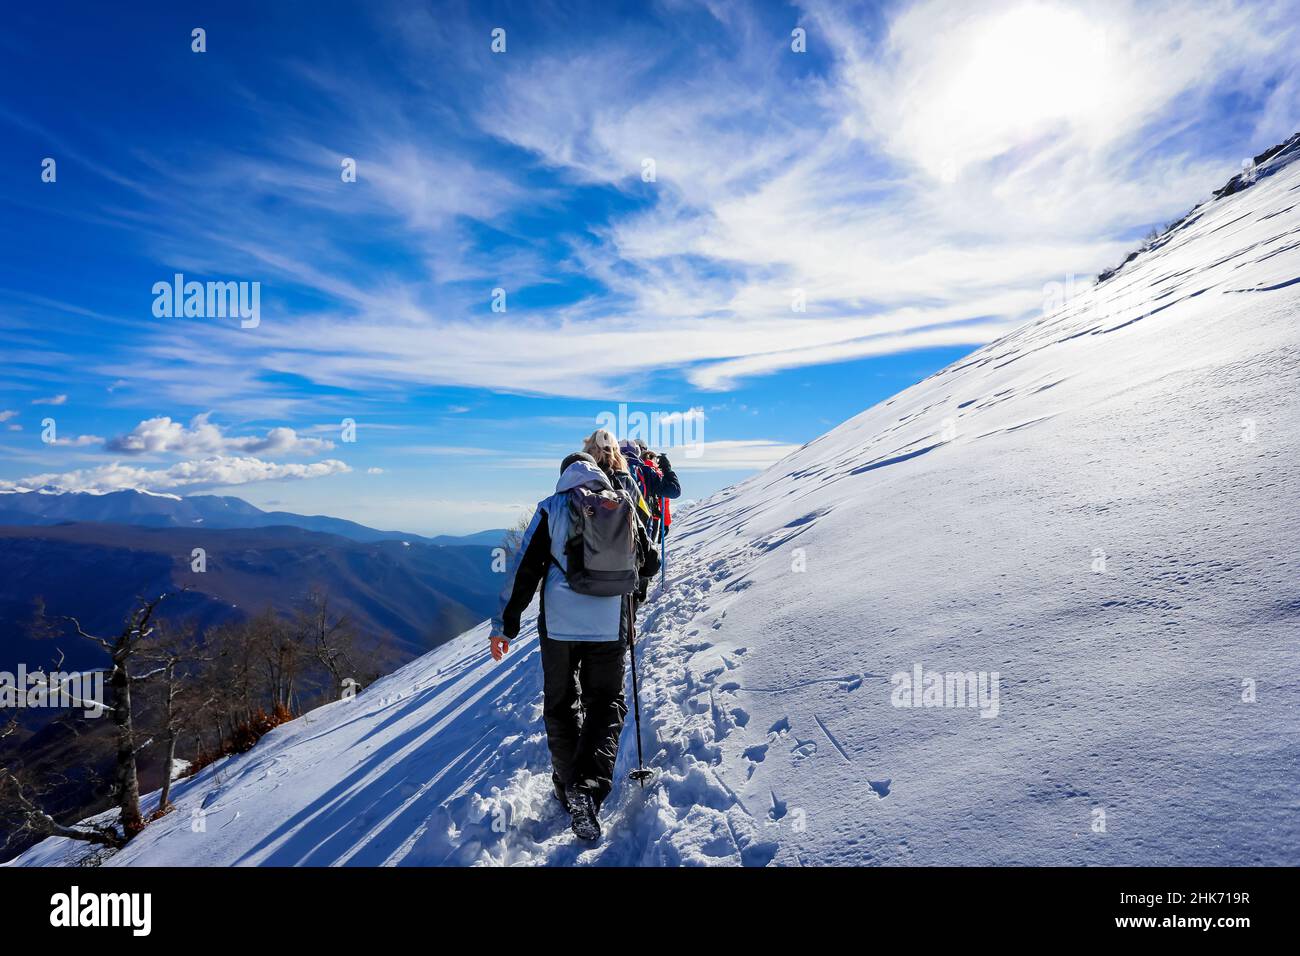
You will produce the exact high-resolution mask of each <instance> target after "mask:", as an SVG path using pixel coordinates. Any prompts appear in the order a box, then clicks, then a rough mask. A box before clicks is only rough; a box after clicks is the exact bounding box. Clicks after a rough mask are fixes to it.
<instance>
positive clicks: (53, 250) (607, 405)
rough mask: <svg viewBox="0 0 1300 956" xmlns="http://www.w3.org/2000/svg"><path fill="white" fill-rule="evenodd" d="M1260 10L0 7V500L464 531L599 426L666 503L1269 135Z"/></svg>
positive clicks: (1102, 244) (1091, 256) (1208, 183)
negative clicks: (180, 299) (350, 178)
mask: <svg viewBox="0 0 1300 956" xmlns="http://www.w3.org/2000/svg"><path fill="white" fill-rule="evenodd" d="M1297 13H1300V10H1298V9H1297V4H1296V2H1285V3H1250V4H1240V3H1231V2H1215V3H1201V4H1198V3H1176V4H1164V3H1159V2H1155V3H1152V2H1143V3H1122V2H1116V3H1097V4H1082V3H1069V2H1020V0H1016V2H998V3H986V4H982V3H963V4H941V3H890V4H840V3H822V2H815V3H809V4H800V5H794V4H790V5H787V4H779V3H768V4H760V3H755V4H723V3H695V2H686V0H671V2H659V3H636V4H627V5H618V4H610V3H571V4H548V3H535V2H532V3H521V4H491V3H486V4H485V3H474V4H430V5H427V6H421V5H419V4H416V3H408V2H393V3H383V2H375V3H365V4H342V3H326V4H319V3H310V4H308V3H288V2H285V3H274V4H268V3H239V2H223V3H219V4H218V3H210V4H185V3H179V4H178V3H170V2H169V3H161V2H160V3H140V4H130V5H126V6H121V7H119V6H118V5H89V4H61V3H57V2H56V3H51V4H43V5H40V6H31V5H26V6H15V7H12V8H11V9H9V10H7V11H6V18H7V27H8V28H7V29H6V30H5V32H4V33H3V34H0V74H3V85H2V87H0V88H2V89H3V90H4V93H3V94H2V96H3V98H2V99H0V235H2V236H3V241H4V250H5V253H4V255H3V256H2V257H0V348H3V350H4V353H5V359H4V363H3V369H4V377H3V381H2V382H0V489H24V488H31V487H35V486H39V485H52V486H54V487H58V488H65V489H82V490H96V491H105V490H112V489H115V488H123V487H143V488H146V489H149V490H153V491H157V492H166V493H172V494H194V493H223V494H237V495H239V496H241V497H244V498H246V499H248V500H250V501H252V502H254V503H256V504H259V505H262V506H264V507H274V508H282V509H287V510H295V511H302V512H311V513H329V514H336V515H340V516H344V517H349V518H353V519H355V520H358V521H362V522H365V523H367V524H371V525H375V526H379V527H385V528H401V529H403V530H410V531H415V532H440V531H450V532H461V531H470V530H475V529H478V528H483V527H489V526H494V525H500V524H503V523H508V522H510V521H512V520H513V519H514V518H515V517H516V516H517V515H518V513H519V512H520V511H521V510H523V509H525V508H526V507H528V506H529V505H530V503H531V502H533V501H536V500H537V499H538V498H539V497H541V496H542V495H543V494H544V493H545V492H546V491H547V490H548V489H549V487H550V486H551V484H552V480H553V476H554V468H555V462H556V460H557V459H558V458H559V457H561V456H562V455H563V454H565V453H566V452H568V451H570V450H572V449H573V448H574V447H575V446H576V445H577V443H578V441H579V440H580V438H581V437H582V436H583V435H584V434H586V433H588V432H590V431H591V429H592V428H593V427H594V426H595V424H596V421H597V417H598V416H600V415H601V414H602V413H604V414H617V412H618V410H619V407H620V405H621V404H627V406H628V408H629V409H630V410H631V411H634V412H635V411H642V412H645V413H647V414H649V413H652V412H653V413H656V414H658V415H661V416H665V418H664V420H665V421H667V422H669V423H673V422H676V423H677V430H676V431H674V430H672V429H671V428H670V429H667V430H666V431H665V434H664V435H663V436H662V438H663V441H664V442H673V441H677V440H679V439H681V438H682V436H683V435H687V436H688V437H689V438H690V439H691V443H690V445H689V447H680V448H670V449H669V451H670V453H671V454H672V457H673V459H674V462H675V463H676V464H678V465H679V466H681V469H682V473H683V476H684V478H685V485H686V493H687V496H688V497H700V496H703V495H705V494H707V493H709V492H712V491H714V490H717V489H718V488H720V487H722V486H724V485H726V484H729V483H731V482H733V481H735V480H737V479H739V478H742V477H744V476H745V475H747V474H751V473H753V471H754V470H756V469H758V468H760V467H763V466H764V465H765V464H767V463H770V462H771V461H774V460H776V459H778V458H780V457H781V456H782V455H783V454H785V453H786V452H788V451H789V450H791V449H792V448H793V447H795V446H797V445H799V444H801V443H803V442H805V441H808V440H809V439H811V438H814V437H816V436H817V435H819V434H821V433H822V432H824V431H826V430H827V429H828V428H830V427H832V426H833V425H835V424H838V423H839V422H841V421H843V420H844V419H846V418H848V417H851V416H852V415H854V414H856V413H858V412H860V411H862V410H864V409H866V408H868V407H869V406H871V405H872V404H874V403H876V402H877V401H880V400H882V399H884V398H886V397H888V396H889V395H891V394H893V393H894V392H896V391H898V390H900V389H902V388H905V387H906V386H908V385H910V384H912V383H914V382H916V381H918V380H920V379H921V378H924V377H925V376H927V375H929V374H930V373H931V372H933V371H935V370H937V369H939V368H941V367H943V366H944V365H946V364H948V363H949V362H951V361H953V360H954V359H956V358H958V357H959V356H961V355H963V354H965V353H966V352H969V351H970V350H972V349H973V348H975V347H978V346H979V345H980V344H983V343H984V342H987V341H989V340H991V339H993V338H995V337H997V336H998V335H1000V334H1003V333H1004V332H1006V331H1009V330H1010V329H1012V328H1014V327H1015V326H1017V325H1018V324H1020V323H1022V322H1024V321H1026V320H1028V319H1032V318H1034V317H1036V316H1037V315H1039V314H1040V313H1041V311H1042V309H1043V303H1044V300H1045V299H1046V298H1048V295H1047V294H1046V293H1045V287H1047V286H1048V285H1049V284H1051V283H1058V284H1059V283H1063V282H1066V281H1068V279H1069V277H1070V276H1077V277H1078V280H1079V282H1081V283H1082V282H1086V281H1088V277H1091V276H1092V275H1094V274H1095V273H1096V272H1097V271H1099V270H1100V269H1101V268H1103V267H1105V266H1107V265H1111V264H1113V263H1114V262H1116V261H1118V260H1119V259H1121V258H1122V257H1123V255H1124V254H1125V253H1126V252H1127V251H1128V250H1129V249H1130V248H1131V247H1132V246H1133V245H1134V243H1135V242H1136V241H1137V239H1138V238H1139V237H1140V236H1141V235H1142V234H1143V233H1144V232H1145V231H1146V230H1147V229H1149V228H1150V227H1151V225H1153V224H1158V223H1162V222H1164V221H1167V220H1169V219H1171V218H1173V217H1174V216H1176V215H1178V214H1179V213H1181V212H1183V211H1184V210H1185V209H1186V208H1188V207H1189V206H1191V205H1192V204H1193V203H1195V202H1196V201H1199V200H1200V199H1202V198H1204V196H1205V195H1206V194H1207V193H1208V191H1209V190H1210V189H1211V188H1213V187H1215V186H1217V185H1219V184H1221V183H1222V182H1223V181H1224V180H1226V179H1227V178H1228V176H1230V175H1231V174H1232V173H1233V172H1234V171H1235V170H1236V169H1237V168H1239V166H1240V163H1241V160H1242V158H1243V157H1246V156H1248V155H1250V154H1252V153H1255V152H1258V151H1260V150H1261V149H1263V148H1264V147H1266V146H1268V145H1271V144H1273V143H1275V142H1277V141H1280V140H1281V139H1283V138H1285V137H1286V136H1288V135H1290V134H1291V133H1293V132H1295V131H1296V129H1297V128H1298V127H1300V115H1297V114H1298V112H1300V109H1298V107H1297V104H1300V65H1298V63H1297V55H1296V53H1295V52H1294V51H1295V50H1296V49H1297V42H1296V41H1297V36H1296V30H1297V27H1296V24H1297V22H1300V17H1298V16H1297ZM195 28H202V29H203V30H204V31H206V35H205V39H206V50H205V51H204V52H195V51H194V50H193V49H192V44H193V40H192V32H191V31H192V30H194V29H195ZM498 28H499V29H502V30H504V31H505V51H504V52H500V53H496V52H493V50H492V34H493V30H494V29H498ZM796 28H798V29H800V30H802V31H804V32H803V36H804V38H805V43H806V51H805V52H797V51H796V50H794V49H792V45H795V43H794V37H793V36H792V31H793V30H795V29H796ZM46 158H50V159H53V160H54V161H55V164H56V165H55V167H54V171H55V178H54V181H53V182H46V181H43V178H42V172H43V161H44V160H45V159H46ZM347 159H351V160H355V163H356V174H357V175H356V181H355V182H345V181H344V180H343V177H342V175H341V172H342V168H343V163H344V160H347ZM651 169H652V170H653V175H652V176H651V175H649V173H648V171H649V170H651ZM177 273H181V274H182V275H183V276H184V277H185V279H187V280H190V281H197V282H209V281H223V282H225V281H229V282H242V283H249V284H250V285H249V286H248V288H250V289H251V283H257V284H258V286H257V288H258V291H259V311H258V321H257V324H256V325H255V326H253V327H241V326H242V323H241V322H240V321H239V320H238V319H237V318H230V317H222V316H214V315H197V316H184V315H181V316H166V315H163V316H159V315H157V314H156V309H155V303H156V298H157V295H156V292H155V285H156V284H157V283H170V282H172V279H173V276H174V275H175V274H177ZM496 289H500V290H503V291H504V311H494V309H493V301H494V292H493V290H496ZM498 300H499V297H498ZM800 303H802V307H801V308H800V307H799V304H800ZM46 419H53V421H54V424H55V431H54V435H53V438H54V440H53V441H50V440H43V438H45V439H49V438H50V437H51V435H50V433H49V429H48V428H43V427H42V422H43V420H46ZM344 419H352V420H354V421H355V422H356V423H357V429H356V440H355V441H346V440H344V439H345V436H344V433H343V432H342V430H341V423H342V422H343V420H344ZM686 428H689V429H690V430H689V431H684V430H683V429H686Z"/></svg>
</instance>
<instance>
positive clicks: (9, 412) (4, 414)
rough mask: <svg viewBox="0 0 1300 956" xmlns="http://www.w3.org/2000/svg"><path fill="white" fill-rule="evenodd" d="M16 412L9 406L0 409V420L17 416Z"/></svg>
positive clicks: (4, 420) (3, 420)
mask: <svg viewBox="0 0 1300 956" xmlns="http://www.w3.org/2000/svg"><path fill="white" fill-rule="evenodd" d="M17 415H18V413H17V412H16V411H14V410H13V409H11V408H6V409H0V422H7V421H9V419H11V418H15V417H17Z"/></svg>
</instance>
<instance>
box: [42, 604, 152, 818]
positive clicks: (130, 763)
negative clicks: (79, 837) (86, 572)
mask: <svg viewBox="0 0 1300 956" xmlns="http://www.w3.org/2000/svg"><path fill="white" fill-rule="evenodd" d="M166 597H167V595H166V594H165V593H164V594H160V595H158V597H156V598H154V599H153V600H151V601H147V600H144V599H141V600H140V602H139V604H138V605H137V606H136V608H135V610H133V611H132V612H131V613H130V615H129V616H128V617H127V619H126V622H125V623H124V624H123V626H122V630H121V632H120V633H119V634H118V635H117V637H115V638H113V639H112V640H106V639H104V638H102V637H96V636H95V635H93V634H87V633H86V632H85V630H83V629H82V627H81V623H80V622H79V621H78V620H77V619H76V618H75V617H68V618H66V620H67V621H69V622H70V623H71V624H72V625H73V627H74V628H75V629H76V632H77V634H78V635H80V636H81V637H84V638H85V639H86V640H88V641H91V642H93V643H95V644H98V645H99V646H100V647H101V648H103V650H105V651H106V652H107V653H108V655H109V659H110V661H111V667H110V669H109V672H108V687H109V691H110V694H111V697H112V706H111V707H110V713H111V714H112V716H113V724H114V725H115V726H116V728H117V761H116V768H115V771H114V775H113V796H114V800H115V801H116V803H117V805H118V808H119V809H120V811H121V825H122V832H123V834H124V836H125V838H126V839H128V840H129V839H130V838H131V837H133V836H135V834H136V833H138V832H139V831H140V830H141V828H143V826H144V819H143V817H142V816H141V814H140V773H139V769H138V767H137V761H136V756H137V748H136V740H135V727H134V724H133V715H132V711H131V688H132V686H133V685H134V684H136V683H137V682H139V681H143V680H148V679H149V678H151V677H154V676H156V675H157V674H158V673H160V671H153V672H151V673H148V674H139V675H134V674H132V673H131V671H130V665H131V663H132V659H133V657H134V656H135V655H136V653H137V651H139V650H140V647H141V645H142V644H143V643H144V642H145V641H147V640H148V639H149V637H150V635H151V634H153V630H154V625H153V623H152V621H153V616H154V611H155V610H157V608H158V605H159V604H160V603H161V602H162V601H163V600H164V599H165V598H166ZM62 835H64V836H66V835H67V834H62Z"/></svg>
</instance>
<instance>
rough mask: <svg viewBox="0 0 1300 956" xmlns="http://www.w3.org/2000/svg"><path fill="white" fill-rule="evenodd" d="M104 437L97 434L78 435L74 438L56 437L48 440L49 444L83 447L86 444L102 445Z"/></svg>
mask: <svg viewBox="0 0 1300 956" xmlns="http://www.w3.org/2000/svg"><path fill="white" fill-rule="evenodd" d="M103 443H104V439H102V438H100V437H99V436H98V435H78V436H76V437H75V438H56V439H54V441H52V442H50V444H51V445H60V446H66V447H68V448H85V447H86V446H87V445H102V444H103Z"/></svg>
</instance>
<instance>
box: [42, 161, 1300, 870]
mask: <svg viewBox="0 0 1300 956" xmlns="http://www.w3.org/2000/svg"><path fill="white" fill-rule="evenodd" d="M1296 153H1297V148H1291V149H1288V150H1283V151H1281V152H1279V153H1278V154H1276V155H1274V156H1273V157H1271V158H1270V159H1269V160H1267V161H1266V162H1265V163H1263V164H1261V166H1260V168H1259V170H1258V179H1257V181H1256V182H1254V183H1253V184H1252V185H1250V186H1249V187H1248V188H1244V189H1242V190H1240V191H1239V192H1236V193H1235V194H1232V195H1226V196H1224V197H1223V198H1219V199H1215V200H1213V201H1209V202H1206V203H1204V204H1202V205H1201V206H1198V207H1197V208H1196V209H1195V210H1193V211H1192V213H1190V214H1189V215H1188V216H1187V217H1186V218H1185V219H1184V220H1183V221H1181V222H1180V223H1179V225H1178V226H1177V227H1176V228H1175V229H1174V230H1172V231H1171V232H1170V233H1169V234H1167V235H1165V236H1163V237H1161V238H1160V239H1159V240H1157V242H1156V243H1154V244H1153V246H1152V247H1151V248H1150V249H1148V250H1147V251H1145V252H1143V253H1142V254H1141V255H1139V256H1138V257H1137V258H1135V259H1133V260H1132V261H1131V262H1128V263H1127V264H1126V265H1125V267H1124V268H1123V269H1122V270H1121V271H1120V272H1118V273H1117V274H1115V275H1114V276H1113V277H1111V278H1110V279H1109V280H1108V281H1106V282H1104V283H1102V284H1100V285H1098V286H1096V287H1091V288H1089V289H1088V291H1086V292H1085V293H1083V294H1082V295H1079V296H1077V297H1075V298H1073V299H1071V300H1070V301H1069V302H1067V303H1065V304H1064V305H1063V306H1062V307H1061V308H1059V309H1057V310H1056V311H1054V312H1052V313H1051V314H1050V315H1047V316H1046V317H1044V318H1042V319H1039V320H1036V321H1033V322H1031V323H1030V324H1028V325H1026V326H1024V327H1023V328H1021V329H1020V330H1018V331H1016V332H1015V333H1013V334H1011V335H1008V336H1006V337H1005V338H1003V339H1001V340H999V341H997V342H994V343H992V344H990V345H988V346H986V347H984V348H982V349H980V350H979V351H977V352H975V353H974V354H972V355H970V356H968V357H967V358H965V359H963V360H961V361H959V362H957V363H955V364H954V365H952V366H950V367H948V368H946V369H944V370H942V371H941V372H939V373H937V374H935V375H933V376H931V377H930V378H928V379H926V380H925V381H923V382H920V383H918V384H917V385H915V386H913V387H911V388H909V389H907V390H905V391H904V392H902V393H900V394H899V395H897V396H895V397H894V398H892V399H890V400H889V401H887V402H884V403H882V404H880V405H877V406H876V407H874V408H872V409H870V410H868V411H866V412H864V413H862V414H861V415H859V416H857V417H855V418H853V419H851V420H850V421H848V422H846V423H844V424H843V425H841V426H840V427H838V428H836V429H834V430H832V431H831V432H829V433H827V434H826V435H824V436H823V437H821V438H819V439H817V440H815V441H813V442H811V443H810V444H808V445H807V446H805V447H804V448H802V449H800V450H799V451H797V452H796V453H794V454H793V455H791V456H789V457H788V458H786V459H785V460H783V461H781V462H780V463H778V464H777V465H775V466H773V467H772V468H770V469H768V470H767V471H765V472H763V473H762V474H759V475H757V476H755V477H753V478H751V479H749V480H747V481H745V482H743V483H741V484H739V485H737V486H735V487H733V488H730V489H727V490H725V491H723V492H721V493H719V494H717V495H715V496H713V497H712V498H710V499H708V500H705V501H702V502H700V503H699V504H698V505H696V506H695V507H694V508H692V509H690V510H689V511H688V512H687V513H686V514H685V515H684V516H683V517H682V519H681V522H680V525H679V526H678V527H677V528H675V529H674V534H673V535H672V537H671V538H670V552H669V586H668V589H667V591H666V592H665V593H660V594H656V595H654V597H653V601H652V603H651V605H650V606H649V607H648V609H647V610H646V612H645V615H644V618H643V621H642V624H641V628H640V635H639V638H638V660H639V661H640V665H641V675H642V721H643V740H644V743H645V747H646V754H647V760H648V762H649V764H650V765H651V766H653V767H654V768H655V769H656V770H657V771H658V772H659V774H658V780H657V782H656V784H655V786H653V787H651V788H647V789H646V790H644V791H642V790H639V789H637V788H635V787H634V786H633V785H631V784H629V783H628V782H627V781H626V780H625V779H622V777H623V776H624V775H625V773H626V771H627V770H628V769H630V767H631V766H633V765H634V761H635V746H634V742H633V739H632V733H633V730H632V726H633V725H632V718H631V715H630V714H629V718H628V727H627V730H626V732H625V734H624V737H623V746H622V750H621V753H620V767H619V776H620V780H619V782H618V784H617V785H616V789H615V792H614V794H613V795H612V796H611V798H610V801H609V802H608V804H607V805H606V810H605V813H604V816H605V829H606V836H605V838H604V840H603V842H601V843H600V844H598V845H595V846H592V847H588V846H579V845H577V844H576V843H575V841H574V840H573V839H572V836H571V834H570V833H569V831H568V829H567V827H566V822H567V821H566V819H564V818H563V816H562V814H561V812H560V810H559V808H558V806H557V805H556V804H555V802H554V800H553V798H552V796H551V793H550V780H549V766H548V759H547V753H546V745H545V738H544V733H543V730H542V724H541V668H540V663H539V661H538V653H537V638H536V631H535V626H534V625H531V624H530V625H529V626H528V627H527V628H526V630H525V632H524V634H523V635H521V640H520V641H519V642H518V643H517V644H516V646H515V647H514V648H512V650H511V653H510V654H509V656H508V657H507V658H506V660H504V661H503V662H501V663H500V664H494V663H493V662H492V660H491V659H490V657H489V656H488V654H487V630H486V625H484V626H480V627H478V628H476V629H474V630H471V631H469V632H467V633H466V634H464V635H462V636H461V637H460V638H457V639H456V640H454V641H452V642H451V643H449V644H448V645H446V646H444V647H441V648H438V649H437V650H435V651H433V652H431V653H429V654H427V655H425V656H424V657H422V658H420V659H418V660H416V661H414V662H412V663H411V664H408V665H407V666H406V667H404V668H402V669H401V670H399V671H397V672H395V673H393V674H392V675H390V676H389V677H387V678H385V679H384V680H382V681H380V682H379V683H377V684H375V685H374V686H372V687H371V688H369V689H368V690H367V691H366V692H365V693H364V694H362V695H361V696H360V697H358V698H357V699H355V700H353V701H341V702H336V703H333V704H330V705H328V706H326V707H323V708H321V709H319V710H316V711H313V712H312V713H310V714H308V715H306V716H304V717H302V718H300V719H298V720H296V721H293V722H292V723H290V724H287V725H285V726H282V727H280V728H278V729H276V730H274V731H272V733H271V734H269V735H268V736H267V737H266V738H265V739H264V740H263V741H262V742H261V743H260V744H259V745H258V746H257V747H256V748H255V749H253V750H252V751H250V752H249V753H247V754H243V755H240V756H237V757H234V758H230V759H228V760H226V761H223V762H221V763H219V764H217V765H214V766H212V767H209V768H207V769H205V770H204V771H203V772H202V773H200V774H199V775H198V776H197V777H195V778H194V779H191V780H187V781H184V782H182V783H181V784H180V785H179V786H178V787H177V789H176V791H175V792H174V798H175V801H176V804H177V807H178V809H177V812H175V813H173V814H171V815H168V816H167V817H164V818H163V819H161V820H159V821H158V822H156V823H153V824H151V825H150V826H149V828H148V829H147V830H146V831H145V832H144V833H143V834H141V835H140V836H139V837H137V838H136V839H135V840H133V841H132V842H131V844H130V845H129V846H128V847H127V848H126V849H124V850H122V851H121V852H119V853H117V854H115V855H113V856H111V857H108V858H107V859H105V860H104V862H105V864H106V865H126V864H149V865H205V864H278V865H289V864H306V865H326V864H330V865H333V864H365V865H370V864H405V865H430V864H485V863H496V864H574V863H577V864H645V865H652V864H657V865H675V864H683V863H689V864H697V863H698V864H725V865H768V864H771V865H813V864H870V863H898V864H979V863H994V864H1010V863H1024V864H1157V865H1167V864H1211V863H1232V864H1291V865H1294V864H1297V863H1300V814H1297V812H1296V810H1297V789H1296V788H1297V784H1296V781H1297V779H1300V683H1298V682H1297V681H1296V680H1295V660H1296V650H1297V640H1298V639H1300V597H1297V590H1296V582H1297V580H1298V579H1300V575H1298V574H1297V572H1298V571H1300V558H1297V551H1300V517H1298V516H1297V509H1296V502H1297V500H1300V398H1298V397H1297V396H1298V395H1300V388H1298V386H1300V375H1297V368H1298V367H1300V331H1298V329H1297V313H1298V311H1300V163H1296V162H1293V161H1292V160H1294V158H1295V155H1296ZM545 490H546V489H539V497H540V496H541V494H542V493H544V492H545ZM688 491H689V489H688ZM917 668H919V669H920V670H921V672H922V674H924V673H925V672H927V671H932V670H933V671H940V672H962V673H965V672H974V673H977V674H982V675H985V677H986V678H987V687H988V688H989V689H990V692H991V691H992V690H994V689H995V690H996V691H997V694H996V696H995V697H994V696H989V697H988V698H987V699H984V700H983V705H984V706H982V707H937V706H936V707H926V706H919V707H908V706H899V704H900V703H907V702H909V698H907V697H906V695H903V696H900V693H899V687H900V683H899V681H897V680H895V679H894V677H893V675H895V674H909V675H910V674H912V673H914V672H915V670H916V669H917ZM995 673H996V678H995V677H994V674H995ZM918 696H921V695H919V694H918ZM920 702H922V703H924V698H922V700H921V701H920ZM88 852H89V851H88V850H87V849H86V848H85V847H82V846H72V845H70V844H69V843H68V842H67V841H64V840H58V839H51V840H47V841H45V842H44V843H42V844H40V845H38V846H36V847H34V848H32V849H31V850H29V851H28V852H27V853H26V854H24V855H23V857H21V858H20V862H23V863H29V864H41V863H46V864H49V863H66V862H69V861H74V860H76V859H79V858H81V857H84V856H85V855H86V854H87V853H88Z"/></svg>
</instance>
